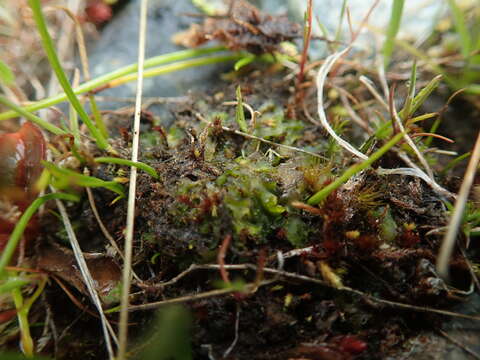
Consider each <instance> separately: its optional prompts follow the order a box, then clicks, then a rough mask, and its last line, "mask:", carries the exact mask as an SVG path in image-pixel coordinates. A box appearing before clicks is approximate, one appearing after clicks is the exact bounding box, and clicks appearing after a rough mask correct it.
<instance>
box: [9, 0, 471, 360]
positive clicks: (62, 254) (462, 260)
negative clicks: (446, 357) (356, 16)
mask: <svg viewBox="0 0 480 360" xmlns="http://www.w3.org/2000/svg"><path fill="white" fill-rule="evenodd" d="M449 3H450V7H451V10H452V12H453V14H454V20H455V29H456V31H457V32H458V36H459V37H460V38H461V39H462V41H463V43H462V51H461V53H462V56H463V58H465V59H466V58H469V56H470V55H471V52H472V51H473V52H475V51H476V50H475V48H474V46H473V45H472V44H473V43H476V41H474V39H473V35H471V34H469V33H468V32H467V25H466V24H467V23H466V22H464V21H463V20H462V19H463V18H462V17H461V14H460V8H458V6H457V5H456V3H455V2H454V1H450V2H449ZM29 4H30V6H31V9H32V14H33V15H34V20H35V22H36V25H37V30H38V32H39V35H40V37H41V39H42V43H43V45H44V48H45V52H46V55H47V58H48V60H49V61H50V64H51V68H52V71H53V72H54V73H55V74H56V76H57V77H58V79H59V82H60V83H61V85H62V88H63V90H64V91H65V94H59V95H57V96H54V97H51V98H47V99H44V100H41V101H38V102H35V103H32V104H28V105H26V106H23V107H22V106H19V105H16V104H15V102H13V101H11V100H10V99H8V98H7V97H3V96H2V97H0V103H1V104H2V105H4V106H6V107H8V108H10V110H9V111H5V112H4V113H0V120H5V119H9V118H11V117H13V116H15V114H18V115H21V116H23V117H25V118H26V119H28V120H29V121H30V122H27V123H25V125H23V127H22V128H21V129H20V131H19V132H10V133H5V134H2V135H0V154H1V155H2V156H1V157H2V159H1V161H0V164H1V169H0V174H4V176H2V178H1V179H0V192H1V193H0V196H1V197H0V210H1V212H0V245H1V248H2V254H1V257H0V294H1V295H2V301H1V303H0V305H1V307H0V315H1V316H0V332H1V336H0V343H1V344H2V345H4V347H5V348H10V349H12V348H14V347H15V346H16V345H13V344H14V343H15V341H16V340H17V339H18V338H20V341H21V349H22V351H23V352H24V354H25V355H26V356H28V357H32V356H34V354H35V353H41V354H45V355H53V356H55V357H56V358H59V359H62V358H64V359H66V358H71V357H72V356H73V357H75V356H76V357H78V356H80V354H82V355H81V356H83V357H87V358H92V359H93V358H104V357H108V358H112V359H113V358H114V356H115V354H116V353H117V348H116V335H115V334H116V330H117V329H116V324H117V319H118V316H117V313H118V312H121V313H122V314H123V316H121V317H120V324H119V326H118V327H119V328H120V329H122V326H123V331H126V328H125V327H124V326H126V322H125V321H124V319H125V317H124V316H125V313H126V312H127V311H128V312H131V313H132V316H131V319H130V320H131V322H132V330H131V333H132V334H135V337H136V339H135V342H134V341H130V343H129V347H128V349H129V352H128V353H129V356H131V357H141V358H145V359H150V358H152V359H153V358H154V357H155V356H157V354H158V353H161V354H163V355H164V356H165V357H167V356H169V357H173V358H179V359H191V358H200V357H202V356H203V357H205V356H209V357H210V358H221V357H223V358H228V357H229V356H234V357H235V358H238V359H250V358H252V352H251V351H252V350H251V349H252V348H253V349H254V350H255V352H256V354H255V358H258V359H277V358H305V359H312V360H313V359H319V358H320V359H325V358H338V359H353V358H356V357H359V358H362V357H363V358H375V357H379V356H380V357H387V356H395V353H396V352H397V354H398V352H401V351H403V350H404V347H406V346H408V343H407V340H408V339H410V338H412V337H414V336H416V335H418V331H417V330H418V329H420V330H430V329H433V328H434V326H436V324H438V323H442V322H443V321H445V317H469V316H468V315H462V314H460V313H456V312H452V311H449V310H448V309H450V308H451V307H452V306H453V305H455V304H458V303H459V301H463V300H465V299H468V295H469V292H468V291H467V290H468V285H469V284H468V283H470V282H472V283H473V284H477V285H478V280H477V277H476V267H475V264H472V262H471V260H470V259H469V257H470V256H476V254H475V253H468V251H467V250H468V242H469V241H470V238H471V237H473V236H476V235H478V233H479V229H478V228H479V223H480V216H479V212H480V210H479V208H478V204H477V202H476V201H475V199H472V200H470V201H467V195H468V190H469V187H470V186H471V182H472V181H473V177H471V176H466V177H465V178H466V179H467V178H471V180H472V181H470V183H469V182H468V181H465V182H464V184H466V185H462V188H463V189H467V190H464V191H463V193H465V192H466V195H465V196H464V197H463V200H459V199H462V196H461V195H462V191H461V192H460V194H459V196H458V199H457V202H456V203H455V205H452V204H453V202H454V200H455V197H456V196H455V194H454V193H455V192H456V191H457V186H456V185H455V184H454V182H452V181H451V179H452V178H453V172H452V169H454V168H455V166H457V165H458V164H459V163H461V161H463V160H464V159H466V158H467V157H468V156H469V155H459V154H455V156H458V157H454V158H453V160H452V159H450V160H449V161H445V156H452V155H453V152H452V151H444V150H441V146H442V144H443V143H442V142H446V143H450V142H451V139H449V138H448V137H446V136H444V135H441V134H438V133H437V131H438V130H439V127H440V125H441V120H442V118H443V116H444V112H445V109H439V110H438V111H435V112H433V111H430V112H426V111H424V109H423V107H424V105H426V104H427V102H428V101H429V99H430V98H431V97H432V96H433V95H434V94H435V92H436V91H437V90H438V87H439V85H440V82H441V78H440V77H434V76H433V75H431V74H430V73H424V72H423V69H424V67H423V65H424V64H420V63H418V64H417V63H416V62H413V64H412V66H411V67H410V68H409V69H408V72H405V70H402V71H403V72H402V73H401V78H402V79H408V81H400V82H397V83H395V84H396V87H395V86H394V85H393V86H391V87H389V84H391V83H394V80H395V79H396V78H398V76H397V77H395V76H394V75H392V74H391V73H386V74H385V72H384V71H383V69H382V70H381V71H380V72H379V74H376V73H373V72H372V71H368V73H369V76H371V77H372V78H373V79H374V80H373V81H372V80H370V79H369V78H367V77H365V74H366V73H367V71H364V70H363V68H362V67H361V66H359V65H360V64H359V62H358V61H359V60H357V59H356V58H355V57H353V60H352V61H350V62H341V61H340V59H342V58H345V57H346V56H347V53H348V51H349V49H350V47H351V46H352V45H347V47H346V48H344V49H343V50H339V51H337V52H333V54H332V55H330V56H328V57H327V58H326V59H325V61H323V63H322V64H320V65H315V64H314V63H312V64H307V53H308V51H307V50H308V44H309V42H310V41H311V40H313V39H311V38H310V37H311V32H310V30H309V29H310V27H311V26H312V16H313V15H312V3H311V2H309V6H308V9H307V15H306V18H305V25H306V31H305V32H304V44H305V46H306V49H304V51H303V52H302V55H301V56H300V57H298V58H296V57H293V58H292V57H291V55H287V54H285V50H284V49H285V45H284V44H283V45H281V43H282V42H283V41H284V40H290V41H293V40H294V39H295V38H296V37H297V36H298V34H299V31H298V27H297V26H296V25H294V24H291V23H289V22H288V21H287V20H286V19H285V18H277V17H271V16H269V15H266V14H263V13H261V12H260V11H259V10H258V9H256V8H254V7H252V6H251V5H249V4H248V3H246V2H244V1H239V2H238V3H236V5H235V6H233V7H232V8H231V9H230V12H228V13H225V14H212V13H210V14H209V16H210V17H208V20H206V21H205V23H204V24H203V25H202V27H193V28H192V29H190V31H189V33H188V36H189V37H190V38H189V39H190V40H191V37H192V36H193V38H194V39H196V40H197V42H195V43H194V44H191V45H198V44H200V43H202V42H203V41H204V40H206V39H207V38H210V37H212V36H213V35H215V36H213V37H215V38H216V39H219V40H221V41H224V42H225V44H226V46H227V47H228V48H230V49H232V50H235V51H236V52H228V53H226V54H217V52H220V51H226V49H225V48H223V47H216V48H204V49H198V50H185V51H180V52H176V53H172V54H166V55H161V56H157V57H155V58H152V59H147V60H146V61H145V68H146V70H145V72H144V73H143V76H157V75H161V74H163V73H166V72H171V71H176V70H182V69H185V68H189V67H195V66H201V65H206V64H212V63H217V62H224V61H229V62H235V65H234V67H233V70H232V72H231V73H229V74H227V75H225V78H226V79H228V81H226V82H223V83H219V85H218V87H216V88H214V89H210V91H209V92H208V93H207V94H205V93H202V94H196V93H195V91H193V92H192V94H190V95H189V97H188V99H187V100H185V102H184V103H181V104H179V103H172V104H168V105H167V106H168V108H169V110H170V111H171V113H172V114H173V116H174V118H175V121H174V122H173V123H171V124H166V123H164V122H163V121H162V119H160V118H157V117H156V116H155V115H152V114H151V113H149V112H148V106H145V107H144V109H142V112H140V110H141V109H140V106H139V104H140V103H139V102H138V103H137V107H136V109H135V110H134V111H131V113H128V111H127V112H126V113H125V116H124V119H121V120H119V121H117V122H116V123H115V124H112V122H110V121H108V120H109V119H108V116H109V115H108V114H105V113H101V112H99V111H98V109H97V106H96V102H95V101H96V100H95V96H94V95H92V94H89V96H88V97H86V98H85V99H82V98H81V94H83V93H86V92H90V91H94V92H100V91H101V90H102V89H104V88H108V87H113V86H118V85H120V84H123V83H125V82H128V81H132V80H135V79H136V78H137V77H138V76H140V79H141V78H142V70H140V72H139V73H137V74H139V75H135V71H137V70H138V67H139V66H137V64H133V65H131V66H127V67H125V68H122V69H120V70H116V71H113V72H112V73H110V74H107V75H104V76H102V77H99V78H96V79H92V80H89V81H87V82H85V83H83V84H82V85H80V86H77V87H75V86H73V87H72V86H71V84H70V82H69V81H68V79H67V76H66V75H65V73H64V70H63V69H62V67H61V66H60V62H59V60H58V56H57V54H56V52H55V50H54V45H53V42H52V39H51V38H50V34H49V31H48V30H47V27H46V23H45V19H44V18H43V13H42V9H41V6H40V2H39V1H38V0H30V1H29ZM402 9H403V1H395V2H394V7H393V10H392V20H391V23H390V27H389V30H388V33H387V37H386V42H385V46H384V47H383V54H384V56H385V62H384V67H385V68H386V69H387V70H388V69H396V66H398V64H397V63H396V62H395V60H396V57H395V51H394V49H395V46H394V44H395V43H397V42H399V41H400V40H397V39H396V35H397V32H398V27H399V24H400V20H401V16H402ZM209 11H210V10H209ZM236 11H237V12H239V14H240V15H241V16H240V17H238V16H237V17H236V16H235V15H236V13H235V12H236ZM143 20H145V18H143ZM272 24H273V25H272ZM268 25H272V27H268ZM267 30H269V31H267ZM237 33H238V34H237ZM183 36H185V34H184V35H183ZM195 36H196V37H195ZM352 37H353V38H355V37H356V35H355V33H353V34H352ZM182 39H183V40H184V41H186V39H185V38H182ZM177 40H178V38H177ZM337 40H338V39H337ZM332 43H333V42H332ZM290 45H291V44H290ZM337 45H339V44H337ZM80 46H84V44H80ZM252 49H253V50H252ZM248 51H250V52H253V54H251V53H248ZM265 53H267V54H265ZM474 58H475V56H473V57H472V61H474ZM286 59H288V60H289V61H286ZM292 59H293V60H295V61H298V62H299V63H300V64H301V66H300V69H301V70H300V72H301V73H300V74H294V75H295V76H292V73H291V70H290V69H289V68H288V67H287V66H285V65H288V66H291V62H290V61H291V60H292ZM139 63H140V64H141V62H140V61H139ZM427 64H428V62H427ZM314 66H320V68H319V69H318V72H317V73H316V74H315V73H313V72H312V71H311V70H309V69H311V68H312V67H314ZM140 68H142V66H140ZM150 68H151V69H150ZM85 69H86V67H85V64H84V71H85ZM434 70H435V68H434ZM395 71H397V70H395ZM398 71H401V70H398ZM87 72H88V71H87ZM261 73H268V74H269V76H259V74H261ZM442 73H443V72H442ZM0 75H1V78H2V79H3V83H4V84H5V86H13V85H12V84H13V81H14V77H13V72H12V71H10V70H9V68H8V67H7V66H6V65H5V64H3V63H0ZM444 75H445V74H444ZM464 76H465V78H464V79H463V80H465V81H466V79H467V78H468V80H469V81H470V80H472V78H471V77H470V75H469V74H467V73H466V72H465V74H464ZM315 80H316V81H315ZM463 80H462V81H463ZM465 81H463V82H461V86H462V87H463V86H466V83H465ZM472 81H473V82H474V81H475V80H474V79H473V80H472ZM314 82H316V85H317V86H316V87H314V86H313V83H314ZM447 82H448V83H449V85H452V86H453V85H454V84H453V83H452V82H451V81H448V80H447ZM140 83H141V82H140ZM457 85H458V84H457ZM457 85H455V86H453V87H454V88H457V87H458V86H460V85H458V86H457ZM470 85H472V86H470ZM380 86H383V94H381V93H380V91H379V90H377V87H380ZM468 86H469V91H474V83H472V84H469V85H468ZM452 96H454V95H452ZM87 99H88V101H89V102H90V104H91V108H92V114H88V113H87V112H86V110H85V108H84V104H83V102H84V100H85V101H86V100H87ZM62 101H68V102H69V103H70V105H71V107H70V114H69V120H70V121H69V124H68V125H67V124H66V123H56V124H52V122H49V121H46V120H45V119H41V118H39V117H37V116H36V115H34V114H32V113H31V112H32V111H36V110H39V109H43V108H46V107H50V106H52V105H54V104H57V103H59V102H62ZM446 102H447V106H448V104H449V102H450V99H449V100H448V101H446ZM399 104H400V105H399ZM133 113H135V118H136V120H138V121H140V120H142V121H143V126H142V134H141V136H140V138H139V134H138V131H136V130H135V131H134V130H132V129H131V126H130V117H131V114H133ZM313 114H315V115H313ZM77 115H78V117H80V119H81V120H82V122H83V123H84V124H85V126H86V129H82V128H81V127H80V126H79V124H78V119H77ZM122 120H123V123H124V124H127V125H121V124H122ZM33 123H35V124H36V125H33ZM137 125H139V123H137ZM38 127H41V128H43V130H44V131H45V132H49V135H50V136H49V137H48V138H47V137H46V136H45V135H42V133H41V131H40V129H39V128H38ZM87 129H88V133H87V131H86V130H87ZM115 133H119V134H120V135H119V136H114V135H113V134H115ZM138 142H139V143H140V144H141V151H139V152H137V148H136V147H135V144H137V143H138ZM479 147H480V145H479ZM46 148H48V149H49V156H48V157H47V153H46V151H45V150H46ZM479 151H480V150H478V149H474V150H472V159H473V160H471V164H473V165H471V166H470V167H473V168H476V166H477V165H478V159H477V158H478V152H479ZM137 156H138V158H137ZM475 159H477V160H475ZM475 161H476V162H475ZM137 171H138V174H137ZM471 173H472V172H470V175H471ZM129 176H133V178H135V176H136V181H135V182H134V183H133V185H132V182H130V183H129V184H128V185H127V183H128V182H129V180H128V177H129ZM132 189H135V192H134V193H133V192H132ZM44 193H45V194H44ZM128 195H130V196H128ZM132 199H133V200H134V201H133V202H132ZM462 201H463V204H462ZM54 202H55V205H56V207H54V206H53V204H54ZM131 206H133V207H131ZM464 207H465V208H466V211H465V212H463V208H464ZM42 208H43V209H42ZM41 209H42V210H41ZM128 209H130V210H128ZM459 209H460V210H459ZM458 212H460V215H456V216H460V217H459V219H460V220H459V225H458V226H454V225H451V227H452V228H453V227H455V228H457V227H460V236H459V237H460V238H462V239H464V240H466V242H467V245H466V246H464V245H463V244H459V245H458V247H459V250H460V251H458V252H455V253H454V257H453V258H452V261H451V262H450V263H449V264H450V268H449V269H450V274H451V278H450V280H451V282H450V283H447V282H445V279H444V278H442V277H441V276H439V274H438V272H437V269H436V268H435V264H436V261H437V255H438V252H439V249H440V248H441V247H442V246H445V245H444V244H445V242H442V239H443V234H444V233H445V232H446V231H445V227H446V226H447V223H448V220H449V218H455V217H456V216H452V213H453V214H455V213H457V214H458ZM462 213H464V215H463V216H462ZM127 214H133V215H134V217H133V218H132V217H128V216H129V215H127ZM126 219H128V220H126ZM133 220H134V224H135V226H134V228H132V227H131V226H126V224H127V225H128V224H129V223H130V224H131V221H133ZM126 228H127V230H126ZM129 229H132V230H133V233H130V235H131V237H132V243H130V245H132V246H133V253H132V254H129V251H128V246H127V245H128V244H125V245H123V241H122V240H123V237H127V238H128V237H129V236H130V235H128V231H129ZM442 244H443V245H442ZM130 255H132V256H131V257H132V258H131V259H130ZM476 259H477V258H475V257H474V258H473V261H476ZM130 261H131V263H130ZM130 267H131V268H132V274H131V275H132V276H133V289H132V291H130V292H129V293H127V295H128V296H127V303H126V305H125V303H124V300H121V293H122V292H124V291H125V289H127V290H128V288H129V286H128V283H129V280H128V279H129V277H130V270H128V269H130ZM125 268H126V269H127V270H124V274H126V276H127V280H128V281H125V276H124V279H123V280H121V271H122V269H125ZM172 303H184V304H186V305H185V306H186V307H188V309H189V310H188V311H187V310H185V309H184V308H178V307H173V308H165V309H163V310H162V311H161V312H160V313H159V315H158V318H157V320H155V321H152V320H151V313H152V311H153V310H154V309H156V308H159V307H163V306H166V305H169V304H172ZM60 304H61V306H60ZM119 304H120V305H119ZM59 309H60V310H59ZM386 316H388V318H389V321H388V322H385V317H386ZM73 318H78V319H79V320H78V323H76V325H75V326H71V325H70V323H71V321H72V319H73ZM470 318H471V319H475V320H478V317H475V316H471V317H470ZM99 319H100V326H99V325H98V324H99ZM122 319H123V320H122ZM419 319H420V320H422V321H421V323H422V325H418V323H419V321H418V320H419ZM432 319H433V320H432ZM42 323H45V326H44V327H43V329H42V328H41V326H39V324H42ZM149 327H150V328H153V330H151V332H150V334H149V335H147V337H146V338H145V337H144V336H145V330H146V329H147V328H149ZM84 329H89V331H88V332H86V331H84ZM170 331H171V332H170ZM119 333H120V334H125V333H124V332H122V330H120V331H119ZM50 334H52V335H51V336H50ZM99 336H102V337H103V341H102V342H99V341H98V337H99ZM72 338H77V339H79V340H78V341H76V342H72V341H71V339H72ZM125 339H126V337H122V336H120V340H119V344H118V345H119V346H118V348H119V349H122V346H123V347H125V346H126V343H125ZM166 339H169V341H167V340H166ZM40 340H41V341H40ZM173 343H175V346H173V345H172V344H173ZM206 344H208V345H206ZM124 350H125V349H124ZM124 352H125V351H122V350H119V351H118V354H119V355H118V356H119V358H125V357H126V355H125V353H124ZM163 355H162V356H163Z"/></svg>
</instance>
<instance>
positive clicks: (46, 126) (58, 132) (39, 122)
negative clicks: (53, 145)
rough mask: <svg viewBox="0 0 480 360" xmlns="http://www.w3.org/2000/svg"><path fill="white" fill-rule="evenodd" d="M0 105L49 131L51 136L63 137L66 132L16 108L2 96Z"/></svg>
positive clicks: (20, 108) (18, 107)
mask: <svg viewBox="0 0 480 360" xmlns="http://www.w3.org/2000/svg"><path fill="white" fill-rule="evenodd" d="M0 104H2V105H5V106H6V107H9V108H10V109H12V110H13V111H15V112H16V113H17V114H18V115H21V116H23V117H25V118H27V119H28V120H30V121H31V122H33V123H35V124H37V125H38V126H40V127H42V128H44V129H45V130H48V131H50V132H51V133H52V134H55V135H65V134H66V133H67V132H66V131H65V130H62V129H60V128H59V127H56V126H55V125H52V124H50V123H49V122H48V121H45V120H43V119H42V118H39V117H38V116H36V115H33V114H32V113H31V112H28V111H26V110H25V109H24V108H22V107H20V106H18V105H17V104H15V103H13V102H11V101H10V100H8V99H7V98H6V97H4V96H0Z"/></svg>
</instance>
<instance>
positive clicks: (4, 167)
mask: <svg viewBox="0 0 480 360" xmlns="http://www.w3.org/2000/svg"><path fill="white" fill-rule="evenodd" d="M45 149H46V144H45V140H44V138H43V135H42V133H41V132H40V129H39V128H38V127H37V126H35V125H34V124H32V123H29V122H26V123H25V124H24V125H23V126H22V127H21V128H20V130H19V131H18V132H16V133H11V134H3V135H0V190H2V192H4V191H10V189H11V188H15V187H17V188H20V190H22V191H23V192H25V193H30V192H31V190H32V186H33V185H34V184H35V181H37V179H38V177H39V176H40V173H41V172H42V164H41V160H43V159H45Z"/></svg>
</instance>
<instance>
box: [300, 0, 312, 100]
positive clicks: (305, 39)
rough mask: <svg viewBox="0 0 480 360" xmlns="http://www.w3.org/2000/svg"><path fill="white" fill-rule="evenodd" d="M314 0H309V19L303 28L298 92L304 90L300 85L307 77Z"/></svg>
mask: <svg viewBox="0 0 480 360" xmlns="http://www.w3.org/2000/svg"><path fill="white" fill-rule="evenodd" d="M312 8H313V0H307V21H306V23H305V28H304V30H303V51H302V57H301V59H300V71H299V72H298V76H297V93H302V92H303V90H302V89H300V86H301V84H302V82H303V78H304V77H305V64H306V62H307V57H308V48H309V47H310V39H311V37H312V13H313V10H312Z"/></svg>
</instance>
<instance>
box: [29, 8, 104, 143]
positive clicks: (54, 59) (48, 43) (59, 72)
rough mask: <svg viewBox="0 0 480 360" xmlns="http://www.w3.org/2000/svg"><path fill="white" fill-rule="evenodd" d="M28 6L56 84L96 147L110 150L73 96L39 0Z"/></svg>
mask: <svg viewBox="0 0 480 360" xmlns="http://www.w3.org/2000/svg"><path fill="white" fill-rule="evenodd" d="M28 4H29V5H30V7H31V8H32V12H33V18H34V20H35V23H36V24H37V30H38V33H39V35H40V37H41V39H42V43H43V47H44V50H45V53H46V54H47V58H48V61H49V62H50V66H51V67H52V70H53V71H54V72H55V75H56V76H57V79H58V82H59V83H60V85H61V86H62V88H63V91H65V94H66V95H67V97H68V100H69V102H70V104H71V105H72V106H73V107H74V108H75V111H76V112H77V113H78V115H79V116H80V118H81V119H82V121H83V122H84V123H85V125H87V127H88V129H89V130H90V133H91V134H92V136H93V137H94V138H95V140H96V142H97V145H98V147H99V148H100V149H103V150H105V149H111V147H110V145H109V144H108V142H107V140H106V139H105V137H104V136H103V135H102V133H101V132H100V131H99V130H98V129H97V127H96V126H95V125H94V124H93V122H92V121H91V120H90V117H89V116H88V114H87V112H86V111H85V109H84V108H83V106H82V104H80V101H79V100H78V98H77V96H76V95H75V93H74V91H73V89H72V87H71V85H70V82H69V81H68V79H67V75H66V74H65V72H64V71H63V68H62V66H61V64H60V60H59V59H58V56H57V53H56V51H55V46H54V44H53V41H52V38H51V37H50V34H49V32H48V29H47V25H46V23H45V18H44V17H43V13H42V9H41V4H40V0H28Z"/></svg>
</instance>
